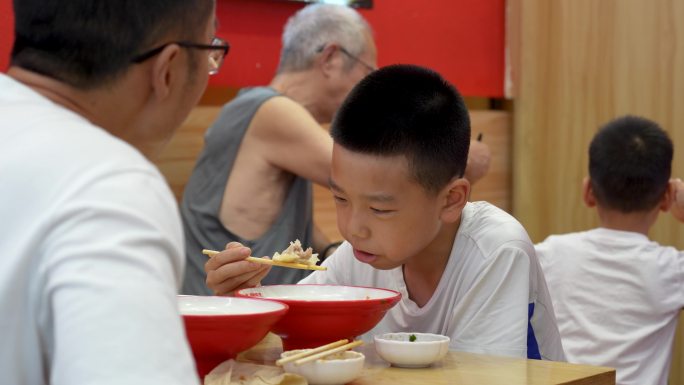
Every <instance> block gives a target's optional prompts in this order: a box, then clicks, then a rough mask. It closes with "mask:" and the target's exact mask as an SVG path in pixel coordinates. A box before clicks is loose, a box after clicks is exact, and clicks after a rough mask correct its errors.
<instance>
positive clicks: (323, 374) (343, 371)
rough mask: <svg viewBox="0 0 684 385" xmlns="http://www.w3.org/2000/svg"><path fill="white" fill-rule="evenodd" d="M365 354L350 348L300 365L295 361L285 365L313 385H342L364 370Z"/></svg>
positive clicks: (301, 350) (296, 351)
mask: <svg viewBox="0 0 684 385" xmlns="http://www.w3.org/2000/svg"><path fill="white" fill-rule="evenodd" d="M306 350H311V349H300V350H290V351H287V352H283V353H282V354H281V355H280V356H281V357H283V358H284V357H287V356H291V355H293V354H297V353H299V352H303V351H306ZM364 360H365V356H364V355H363V354H362V353H359V352H355V351H352V350H348V351H346V352H342V353H338V354H333V355H331V356H328V357H324V358H322V359H319V360H316V361H311V362H307V363H305V364H302V365H300V366H297V365H295V363H294V362H289V363H286V364H285V365H283V368H284V369H285V371H286V372H290V373H295V374H299V375H301V376H303V377H305V378H306V380H307V381H308V382H309V384H311V385H342V384H346V383H348V382H352V381H354V380H355V379H356V378H358V377H359V375H360V374H361V370H363V362H364Z"/></svg>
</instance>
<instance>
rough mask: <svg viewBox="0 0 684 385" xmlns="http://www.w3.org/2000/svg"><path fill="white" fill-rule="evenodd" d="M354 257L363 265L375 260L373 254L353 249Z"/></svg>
mask: <svg viewBox="0 0 684 385" xmlns="http://www.w3.org/2000/svg"><path fill="white" fill-rule="evenodd" d="M354 256H355V257H356V259H358V260H359V261H361V262H363V263H371V262H373V261H375V259H376V258H377V256H376V255H375V254H370V253H366V252H365V251H361V250H358V249H354Z"/></svg>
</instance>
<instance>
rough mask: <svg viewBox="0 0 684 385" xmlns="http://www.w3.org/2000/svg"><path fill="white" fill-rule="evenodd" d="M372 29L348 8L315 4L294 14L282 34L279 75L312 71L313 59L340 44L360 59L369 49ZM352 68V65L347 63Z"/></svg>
mask: <svg viewBox="0 0 684 385" xmlns="http://www.w3.org/2000/svg"><path fill="white" fill-rule="evenodd" d="M370 33H371V29H370V26H369V25H368V23H367V22H366V21H365V20H364V19H363V17H362V16H361V15H360V14H359V13H358V12H356V11H355V10H353V9H352V8H349V7H347V6H343V5H333V4H312V5H309V6H307V7H304V8H303V9H301V10H300V11H299V12H297V13H295V14H294V15H293V16H292V17H290V19H289V20H288V21H287V24H286V25H285V30H284V31H283V41H282V44H283V47H282V50H281V52H280V64H279V65H278V73H283V72H296V71H302V70H306V69H309V68H311V66H312V64H313V62H314V57H315V56H316V54H318V53H319V52H320V51H321V49H323V48H324V47H325V46H326V45H327V44H338V45H339V46H341V47H342V48H344V49H345V50H347V52H349V53H350V54H351V55H354V56H359V55H360V54H361V53H363V51H364V49H365V48H366V35H367V34H370ZM347 60H348V63H349V67H351V66H352V65H353V61H352V60H351V59H347Z"/></svg>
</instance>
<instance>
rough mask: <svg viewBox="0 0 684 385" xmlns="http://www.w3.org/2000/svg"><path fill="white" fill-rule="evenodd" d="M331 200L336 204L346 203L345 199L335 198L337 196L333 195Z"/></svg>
mask: <svg viewBox="0 0 684 385" xmlns="http://www.w3.org/2000/svg"><path fill="white" fill-rule="evenodd" d="M333 199H335V202H338V203H346V202H347V200H346V199H344V198H342V197H340V196H337V195H333Z"/></svg>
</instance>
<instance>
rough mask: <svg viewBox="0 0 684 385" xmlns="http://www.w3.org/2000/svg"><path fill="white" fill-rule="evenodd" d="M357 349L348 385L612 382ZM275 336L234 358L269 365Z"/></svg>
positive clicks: (277, 347)
mask: <svg viewBox="0 0 684 385" xmlns="http://www.w3.org/2000/svg"><path fill="white" fill-rule="evenodd" d="M354 350H357V351H360V352H362V353H363V354H365V355H366V362H365V365H364V366H365V367H364V371H363V373H362V374H361V376H360V377H359V378H357V379H356V380H354V381H353V382H351V383H350V384H352V385H367V384H368V385H370V384H374V385H385V384H387V385H389V384H393V385H395V384H396V385H401V384H406V385H419V384H420V385H423V384H428V383H429V384H505V385H518V384H521V385H522V384H534V385H536V384H545V385H548V384H572V385H575V384H582V385H608V384H610V385H615V370H614V369H611V368H603V367H597V366H588V365H576V364H568V363H565V362H551V361H540V360H526V359H521V358H511V357H498V356H487V355H481V354H472V353H462V352H454V351H450V352H449V353H448V354H447V356H446V357H445V358H444V360H442V361H441V362H439V363H436V364H434V365H433V366H431V367H428V368H420V369H404V368H395V367H392V366H390V365H389V364H387V363H386V362H385V361H383V360H382V359H381V358H380V357H378V355H377V354H376V353H375V349H374V348H373V346H372V344H368V345H364V346H361V347H359V348H357V349H354ZM281 352H282V345H281V343H280V339H279V337H277V336H275V335H273V334H269V335H267V336H266V338H264V340H263V341H261V342H260V343H259V344H258V345H256V346H255V347H253V348H252V349H250V350H248V351H246V352H243V353H242V354H240V356H238V361H242V362H253V363H259V364H267V365H273V363H274V362H275V360H276V359H278V358H279V357H280V353H281Z"/></svg>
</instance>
